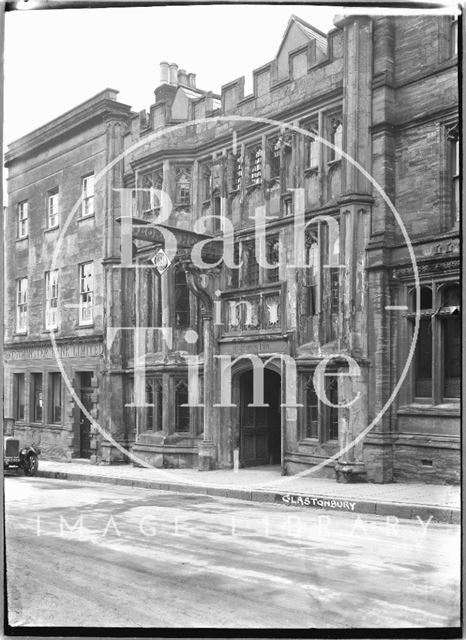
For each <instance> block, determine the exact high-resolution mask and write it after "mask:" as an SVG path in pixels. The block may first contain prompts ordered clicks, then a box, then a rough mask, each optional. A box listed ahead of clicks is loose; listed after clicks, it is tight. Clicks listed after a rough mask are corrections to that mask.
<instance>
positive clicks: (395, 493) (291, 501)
mask: <svg viewBox="0 0 466 640" xmlns="http://www.w3.org/2000/svg"><path fill="white" fill-rule="evenodd" d="M38 475H39V476H41V477H45V478H59V479H64V480H82V481H84V480H86V481H91V482H92V481H93V482H110V483H115V484H124V485H132V486H135V487H146V488H153V489H161V490H165V491H177V492H190V493H205V494H208V495H218V496H225V497H229V498H237V499H241V500H253V501H259V502H276V503H279V504H286V505H289V506H290V508H293V507H302V508H308V507H311V508H320V509H329V510H338V511H349V512H354V513H369V514H370V513H372V514H376V515H394V516H397V517H400V518H416V516H419V517H420V518H422V519H423V520H427V519H428V518H429V517H430V516H432V519H433V520H436V521H440V522H450V523H457V522H459V521H460V510H459V509H460V488H459V487H458V486H452V485H426V484H421V483H403V484H401V483H390V484H371V483H357V484H342V483H337V482H336V481H335V480H333V479H328V478H317V477H314V476H313V475H312V473H311V474H309V475H306V476H304V477H296V476H282V475H280V468H279V467H278V466H273V467H268V466H265V467H255V468H249V469H240V470H238V471H236V472H235V471H234V470H230V469H229V470H218V471H207V472H202V473H201V472H199V471H197V470H196V469H153V468H150V469H145V468H141V467H133V465H131V464H126V465H115V466H100V465H92V464H90V463H89V461H87V460H78V461H73V462H53V461H49V460H41V461H40V463H39V474H38Z"/></svg>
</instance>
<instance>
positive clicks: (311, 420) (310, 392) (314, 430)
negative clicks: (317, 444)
mask: <svg viewBox="0 0 466 640" xmlns="http://www.w3.org/2000/svg"><path fill="white" fill-rule="evenodd" d="M318 409H319V404H318V399H317V394H316V392H315V390H314V385H313V383H312V379H310V380H309V381H308V384H307V387H306V424H305V430H304V437H305V438H317V437H318V419H319V418H318V415H319V414H318Z"/></svg>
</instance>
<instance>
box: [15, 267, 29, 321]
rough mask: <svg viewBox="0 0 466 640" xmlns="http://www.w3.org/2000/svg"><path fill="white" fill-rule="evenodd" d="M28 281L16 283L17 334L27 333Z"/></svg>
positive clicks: (21, 279) (21, 280)
mask: <svg viewBox="0 0 466 640" xmlns="http://www.w3.org/2000/svg"><path fill="white" fill-rule="evenodd" d="M27 313H28V279H27V278H19V280H17V281H16V333H26V332H27Z"/></svg>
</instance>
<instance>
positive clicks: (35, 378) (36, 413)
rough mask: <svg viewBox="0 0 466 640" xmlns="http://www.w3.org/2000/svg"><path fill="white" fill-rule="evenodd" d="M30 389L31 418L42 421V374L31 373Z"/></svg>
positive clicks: (34, 420)
mask: <svg viewBox="0 0 466 640" xmlns="http://www.w3.org/2000/svg"><path fill="white" fill-rule="evenodd" d="M31 387H32V388H31V391H32V420H33V422H41V421H42V374H41V373H33V374H32V375H31Z"/></svg>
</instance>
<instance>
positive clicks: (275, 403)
mask: <svg viewBox="0 0 466 640" xmlns="http://www.w3.org/2000/svg"><path fill="white" fill-rule="evenodd" d="M239 386H240V411H239V419H240V451H239V458H240V465H241V466H242V467H252V466H256V465H263V464H280V462H281V408H280V404H281V378H280V374H278V373H276V372H275V371H272V370H271V369H267V368H266V369H264V405H268V406H264V407H250V406H249V405H250V404H252V403H253V370H252V369H248V370H247V371H245V372H244V373H242V374H240V378H239Z"/></svg>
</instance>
